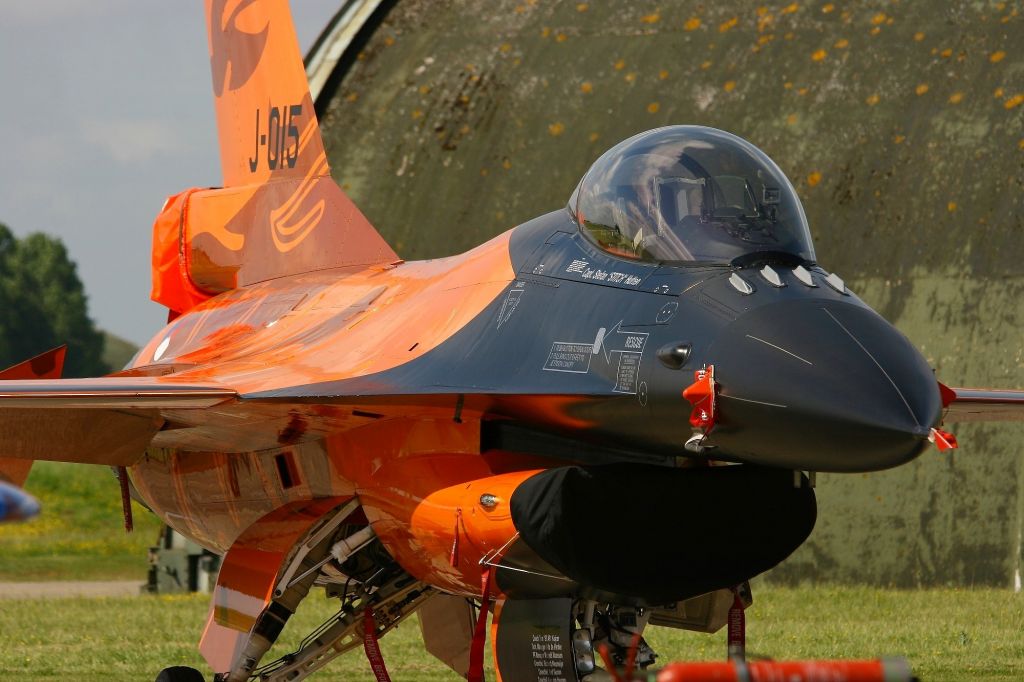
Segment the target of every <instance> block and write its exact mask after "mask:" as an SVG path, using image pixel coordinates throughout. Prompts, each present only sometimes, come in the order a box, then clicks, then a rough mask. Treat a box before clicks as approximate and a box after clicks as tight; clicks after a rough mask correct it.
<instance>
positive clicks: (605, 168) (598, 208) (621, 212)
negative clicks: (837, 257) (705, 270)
mask: <svg viewBox="0 0 1024 682" xmlns="http://www.w3.org/2000/svg"><path fill="white" fill-rule="evenodd" d="M568 208H569V211H570V212H571V213H572V215H573V217H574V218H575V219H576V221H577V223H578V224H579V226H580V229H581V231H582V232H583V234H584V235H585V236H587V237H588V238H589V239H590V240H591V241H593V242H594V243H596V244H597V245H598V246H599V247H600V248H602V249H604V250H605V251H607V252H609V253H612V254H614V255H616V256H620V257H624V258H630V259H634V260H641V261H655V262H694V263H718V264H730V263H732V264H743V263H744V262H746V261H757V260H766V259H771V258H776V259H785V260H789V261H793V262H813V261H814V247H813V246H812V244H811V235H810V230H809V229H808V226H807V218H806V217H805V216H804V210H803V206H801V204H800V200H799V199H798V198H797V196H796V191H795V190H794V189H793V186H792V184H790V182H789V180H788V179H787V178H786V175H785V174H784V173H783V172H782V171H781V170H780V169H779V167H778V166H777V165H775V163H774V162H773V161H772V160H771V159H770V158H768V156H767V155H766V154H765V153H764V152H762V151H761V150H760V149H758V148H757V147H755V146H753V145H752V144H750V143H749V142H747V141H745V140H743V139H741V138H739V137H736V136H735V135H732V134H730V133H727V132H724V131H721V130H716V129H714V128H705V127H701V126H669V127H666V128H658V129H657V130H651V131H648V132H645V133H641V134H639V135H636V136H634V137H631V138H629V139H628V140H625V141H624V142H621V143H619V144H618V145H616V146H615V147H612V148H611V149H610V150H608V151H607V152H605V153H604V154H603V155H602V156H601V157H600V158H599V159H598V160H597V161H595V162H594V165H593V166H591V167H590V170H589V171H587V174H586V175H585V176H584V177H583V180H581V181H580V184H579V186H578V187H577V188H576V191H575V192H574V193H573V195H572V198H571V199H570V200H569V207H568Z"/></svg>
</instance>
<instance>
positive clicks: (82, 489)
mask: <svg viewBox="0 0 1024 682" xmlns="http://www.w3.org/2000/svg"><path fill="white" fill-rule="evenodd" d="M25 488H26V489H27V490H28V491H29V492H31V493H32V494H33V495H35V496H36V497H37V498H39V501H40V502H41V503H42V505H43V511H42V512H41V513H40V515H39V516H38V517H37V518H35V519H33V520H32V521H30V522H28V523H16V524H3V525H0V580H114V579H132V578H138V579H139V582H143V581H144V580H145V578H146V567H147V563H146V550H147V548H148V547H149V546H150V545H152V544H154V543H155V542H156V540H157V535H158V533H159V530H160V522H159V520H158V519H157V518H156V517H155V516H154V515H153V514H151V513H150V512H149V511H148V510H146V509H145V508H144V507H142V506H140V505H138V504H135V503H132V504H133V508H134V517H135V532H134V533H131V534H126V533H125V532H124V525H123V524H124V522H123V517H122V513H121V489H120V488H119V487H118V483H117V479H116V478H115V477H114V474H113V473H112V472H111V470H110V468H109V467H104V466H93V465H84V464H65V463H60V462H37V463H36V464H35V466H33V467H32V473H31V475H29V478H28V481H27V482H26V484H25Z"/></svg>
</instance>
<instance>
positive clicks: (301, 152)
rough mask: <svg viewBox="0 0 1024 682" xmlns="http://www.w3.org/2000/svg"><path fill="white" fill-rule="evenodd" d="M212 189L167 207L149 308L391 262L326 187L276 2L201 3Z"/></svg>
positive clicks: (157, 230) (295, 49)
mask: <svg viewBox="0 0 1024 682" xmlns="http://www.w3.org/2000/svg"><path fill="white" fill-rule="evenodd" d="M206 17H207V27H208V30H209V47H210V68H211V70H212V75H213V95H214V106H215V109H216V113H217V130H218V134H219V138H220V158H221V170H222V172H223V176H224V187H223V188H217V189H191V190H186V191H185V192H182V193H180V194H177V195H175V196H173V197H171V198H169V199H168V200H167V203H166V204H165V205H164V208H163V210H162V211H161V213H160V215H159V216H158V217H157V220H156V223H155V224H154V227H153V291H152V298H153V300H154V301H156V302H158V303H161V304H163V305H166V306H167V307H168V308H170V309H171V311H173V313H176V314H180V313H183V312H186V311H187V310H189V309H190V308H192V307H193V306H195V305H197V304H198V303H200V302H202V301H203V300H205V299H206V298H209V297H210V296H213V295H216V294H218V293H221V292H224V291H228V290H230V289H234V288H237V287H241V286H246V285H249V284H254V283H256V282H261V281H265V280H269V279H274V278H277V277H284V276H288V275H296V274H301V273H304V272H313V271H317V270H325V269H330V268H362V267H367V266H372V265H376V264H386V263H391V262H394V261H396V260H398V256H397V255H396V254H395V252H394V251H393V250H392V249H391V247H390V246H388V244H387V242H385V241H384V239H383V238H382V237H381V236H380V235H379V234H378V233H377V231H376V230H375V229H374V228H373V226H372V225H370V222H369V221H368V220H367V219H366V217H365V216H364V215H363V214H362V213H361V212H360V211H359V209H358V208H356V206H355V204H353V203H352V201H351V200H350V199H349V198H348V197H347V196H345V194H344V193H343V192H342V191H341V189H340V188H339V187H338V186H337V184H336V183H335V182H334V180H333V178H331V174H330V167H329V166H328V164H327V155H326V153H325V151H324V145H323V140H322V139H321V137H320V126H319V124H318V123H317V119H316V113H315V111H314V109H313V101H312V98H311V97H310V95H309V85H308V83H307V81H306V72H305V68H304V67H303V63H302V55H301V53H300V50H299V44H298V40H297V39H296V37H295V30H294V28H293V26H292V18H291V13H290V10H289V8H288V2H287V0H206Z"/></svg>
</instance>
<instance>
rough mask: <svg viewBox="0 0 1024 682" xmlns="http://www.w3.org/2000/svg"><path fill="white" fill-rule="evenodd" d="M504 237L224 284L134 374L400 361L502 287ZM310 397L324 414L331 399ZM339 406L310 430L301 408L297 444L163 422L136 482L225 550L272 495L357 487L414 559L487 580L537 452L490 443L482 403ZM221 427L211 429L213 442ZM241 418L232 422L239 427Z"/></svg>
mask: <svg viewBox="0 0 1024 682" xmlns="http://www.w3.org/2000/svg"><path fill="white" fill-rule="evenodd" d="M509 235H510V233H505V234H503V235H501V236H499V237H497V238H495V239H493V240H491V241H489V242H487V243H485V244H483V245H482V246H480V247H478V248H476V249H474V250H472V251H469V252H468V253H466V254H463V255H461V256H455V257H452V258H445V259H440V260H433V261H423V262H413V263H399V264H396V265H393V266H385V267H373V268H369V269H364V270H361V271H345V270H332V271H325V272H319V273H311V274H307V275H301V276H295V277H289V278H282V279H279V280H271V281H269V282H264V283H261V284H257V285H253V286H251V287H246V288H242V289H239V290H235V291H231V292H227V293H225V294H222V295H220V296H216V297H214V298H211V299H210V300H208V301H205V302H203V303H202V304H200V305H198V306H196V307H195V308H194V309H192V310H191V311H190V312H188V313H186V314H185V315H183V316H181V317H179V318H178V319H176V320H175V321H174V322H173V323H171V324H169V325H168V326H167V327H166V328H165V329H164V330H162V331H161V332H160V333H159V334H157V336H156V337H154V339H153V340H152V341H151V342H150V343H149V344H147V346H146V347H145V348H143V349H142V351H141V352H140V353H139V354H138V356H137V357H136V359H135V361H134V363H133V366H132V367H131V368H129V369H128V370H126V372H124V374H128V375H131V374H136V375H137V374H157V375H164V376H165V378H166V379H171V378H172V376H171V375H167V374H166V372H173V380H174V381H175V382H177V381H181V382H195V381H202V382H213V383H217V384H223V385H229V386H231V387H233V388H234V389H236V390H237V391H238V393H239V394H240V395H243V396H244V394H246V393H251V392H256V391H266V390H272V389H275V388H280V387H286V386H295V385H301V384H306V383H316V382H325V381H334V380H342V379H349V378H354V377H360V376H365V375H368V374H372V373H375V372H381V371H384V370H387V369H391V368H394V367H397V366H399V365H401V364H403V363H405V362H409V361H411V360H413V359H415V358H418V357H420V356H422V355H423V354H425V353H427V352H429V351H430V350H432V349H434V348H436V347H437V346H438V345H440V344H441V343H443V342H444V341H445V340H446V339H448V338H450V337H451V336H452V335H453V334H455V333H456V332H458V331H459V330H460V329H462V328H463V327H464V326H465V325H466V324H468V323H469V322H470V321H472V320H473V319H474V318H476V317H477V316H478V315H479V314H480V313H481V312H482V311H483V310H484V309H485V308H486V307H487V306H488V305H489V304H491V303H492V302H493V301H494V300H495V298H496V297H497V296H499V294H501V292H502V291H503V290H504V289H505V288H506V287H507V286H508V284H509V283H510V282H511V281H512V280H513V278H514V271H513V268H512V263H511V260H510V257H509V251H508V241H509ZM310 409H315V410H316V412H317V416H319V417H321V418H323V417H324V415H327V414H329V413H330V411H331V409H332V408H331V407H330V406H315V407H311V408H310ZM226 411H227V408H225V412H226ZM337 412H338V414H337V415H336V417H334V423H335V424H336V426H337V429H338V431H339V432H338V433H335V434H333V435H330V436H328V437H326V438H311V437H309V434H305V436H306V437H305V438H303V437H302V436H303V433H302V430H301V427H302V425H303V424H304V422H303V420H302V417H301V416H300V411H299V410H298V409H296V410H293V420H294V421H295V425H296V426H295V429H294V430H295V432H296V433H295V437H296V440H297V441H300V442H288V441H287V435H286V434H287V431H288V430H287V429H283V430H281V436H280V438H279V441H281V440H283V441H284V442H280V443H279V446H278V447H275V448H270V449H266V448H261V449H258V450H253V451H243V450H244V446H245V442H246V441H245V439H244V438H237V439H236V440H235V442H233V443H231V444H230V445H231V448H230V451H228V452H221V451H219V450H217V449H216V448H210V449H207V448H201V447H193V448H189V449H182V448H181V447H160V446H159V444H160V442H161V436H158V437H157V439H155V441H154V445H153V446H151V447H150V448H149V450H148V451H147V454H146V457H145V458H144V459H143V460H141V461H140V462H139V463H138V464H137V465H135V466H134V467H132V468H131V475H132V480H133V482H134V484H135V486H136V488H137V490H138V491H139V493H140V494H141V495H142V497H143V498H144V499H145V500H146V502H147V503H148V504H149V505H150V506H151V507H152V508H153V510H154V511H155V512H156V513H157V514H159V515H160V516H161V517H162V518H163V519H164V520H165V521H166V522H167V523H168V524H169V525H171V526H172V527H174V528H176V529H178V530H180V531H182V532H184V533H185V534H187V535H188V536H190V537H192V538H195V539H196V540H197V541H199V542H200V543H202V544H204V545H206V546H207V547H210V548H211V549H214V550H216V551H220V552H224V551H227V550H228V548H230V547H231V546H232V545H233V544H234V543H235V542H236V541H238V539H239V537H240V536H241V535H242V533H243V532H244V531H245V530H246V529H247V528H250V527H251V526H252V525H253V524H254V523H256V522H257V521H258V520H259V519H262V518H265V517H266V516H267V515H268V514H272V513H274V512H275V510H277V509H281V508H284V507H286V506H288V505H295V504H301V503H302V502H303V501H304V500H315V499H326V498H329V499H336V498H340V497H348V496H351V495H354V494H355V495H359V497H360V500H361V501H362V504H363V508H364V511H365V513H366V516H367V518H368V520H369V521H370V522H371V524H372V525H373V526H374V529H375V530H376V532H377V534H378V536H379V537H380V538H381V540H382V542H383V543H384V544H385V546H386V547H387V548H388V550H389V551H391V552H392V553H393V554H394V556H395V557H396V558H397V559H398V560H399V562H400V563H402V565H403V567H405V568H406V569H407V570H409V571H410V573H412V574H413V575H415V576H416V577H418V578H421V579H424V580H427V581H429V582H431V583H433V584H437V585H441V586H443V587H444V588H445V589H449V590H452V591H455V592H462V593H466V594H472V593H474V592H479V585H480V568H479V561H480V559H481V558H482V556H483V555H484V554H486V553H487V552H492V553H493V552H494V551H495V550H497V549H499V547H500V546H501V545H502V544H504V543H505V542H507V541H508V540H509V539H510V538H511V537H512V535H513V534H514V533H515V530H514V528H513V527H512V523H511V518H510V516H509V513H508V507H507V502H508V497H509V496H510V495H511V491H512V490H513V489H514V487H515V485H517V484H518V482H519V481H521V480H522V479H523V478H525V477H527V476H529V475H530V474H531V472H532V471H535V470H536V468H537V466H538V464H537V458H534V457H517V456H515V455H510V454H501V453H489V454H487V455H482V454H481V450H480V421H479V420H480V416H481V410H480V409H479V407H474V406H467V408H466V410H465V413H464V414H463V415H462V418H461V419H460V420H459V421H460V422H461V423H456V421H455V420H453V408H452V407H450V406H434V407H425V406H423V405H420V406H417V407H412V406H409V407H407V408H402V407H400V406H399V407H392V408H391V409H390V410H382V414H379V415H371V416H369V417H365V418H355V417H353V416H352V414H351V410H348V411H346V410H337ZM236 418H238V419H243V418H244V419H248V420H250V421H251V423H252V424H253V431H254V432H258V431H259V429H260V428H266V427H265V426H263V425H261V423H260V421H259V419H260V417H259V414H258V408H255V407H253V408H252V409H250V410H249V411H248V412H245V413H244V415H243V416H241V417H237V416H236ZM213 428H214V427H212V426H211V427H210V429H208V433H207V436H206V437H207V438H208V439H210V442H213V443H216V438H215V437H212V436H210V435H209V433H213V431H212V429H213ZM274 428H277V427H276V426H275V427H274ZM231 431H232V432H233V433H235V434H237V433H238V428H237V426H236V425H232V429H231ZM174 433H175V432H174V431H173V430H171V431H165V432H164V434H166V437H167V438H172V437H174ZM197 442H198V441H197ZM477 481H485V482H486V483H482V482H477ZM485 492H486V493H490V494H493V495H496V496H497V497H498V498H499V499H500V500H501V501H500V502H499V504H498V506H497V507H496V508H495V509H493V510H487V509H484V508H483V507H481V506H480V505H479V497H480V495H481V494H483V493H485ZM474 500H475V501H474ZM459 509H461V520H460V521H459V522H458V523H456V516H457V514H458V512H457V510H459ZM283 532H285V533H286V534H289V535H290V534H292V533H293V532H294V531H293V530H285V531H283ZM456 533H459V534H460V535H461V537H460V541H459V543H460V544H459V547H460V549H459V553H458V557H457V558H456V561H455V566H452V565H451V562H450V557H449V554H450V552H449V550H450V548H451V547H452V544H453V542H454V541H455V540H454V535H455V534H456Z"/></svg>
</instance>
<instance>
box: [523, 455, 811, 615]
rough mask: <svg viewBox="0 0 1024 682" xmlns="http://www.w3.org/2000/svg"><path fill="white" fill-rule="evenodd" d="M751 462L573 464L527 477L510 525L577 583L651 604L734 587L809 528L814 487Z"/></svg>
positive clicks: (774, 559)
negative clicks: (676, 465) (693, 465)
mask: <svg viewBox="0 0 1024 682" xmlns="http://www.w3.org/2000/svg"><path fill="white" fill-rule="evenodd" d="M793 483H794V478H793V473H792V472H791V471H788V470H784V469H771V468H764V467H757V466H752V465H738V466H719V467H701V468H692V469H667V468H664V467H653V466H646V465H637V464H614V465H608V466H593V467H581V466H571V467H562V468H558V469H551V470H547V471H543V472H541V473H538V474H536V475H535V476H532V477H531V478H529V479H527V480H526V481H524V482H523V483H522V484H521V485H519V486H518V487H517V488H516V490H515V492H514V493H513V495H512V499H511V512H512V521H513V523H514V524H515V527H516V529H517V530H518V531H519V533H520V538H521V539H522V540H523V541H525V542H526V544H527V545H528V546H529V547H530V548H531V549H533V550H534V551H535V552H536V553H537V554H538V555H539V556H540V557H542V558H543V559H544V560H545V561H547V562H549V563H550V564H551V565H552V566H554V567H555V568H557V569H558V570H559V571H561V572H562V573H564V574H565V575H566V576H567V577H569V578H572V579H573V580H575V581H577V582H579V583H581V584H582V585H583V586H585V587H587V588H590V589H593V590H597V591H601V592H607V593H615V594H621V595H629V596H631V597H634V598H636V599H639V600H642V601H644V602H646V603H648V604H649V605H658V604H665V603H669V602H674V601H680V600H683V599H687V598H689V597H693V596H696V595H699V594H704V593H706V592H710V591H712V590H716V589H720V588H724V587H731V586H733V585H736V584H738V583H741V582H743V581H744V580H748V579H750V578H752V577H754V576H755V575H758V574H759V573H762V572H764V571H766V570H768V569H769V568H771V567H773V566H775V565H776V564H778V563H779V562H780V561H782V560H783V559H785V558H786V557H787V556H789V555H790V554H791V553H792V552H793V550H795V549H796V548H797V547H799V546H800V544H801V543H803V541H804V540H806V539H807V536H808V535H810V533H811V530H812V529H813V528H814V522H815V520H816V518H817V505H816V502H815V497H814V491H813V490H812V489H811V488H810V486H809V485H807V482H806V479H805V478H803V479H802V485H800V486H799V487H796V486H794V484H793Z"/></svg>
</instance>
